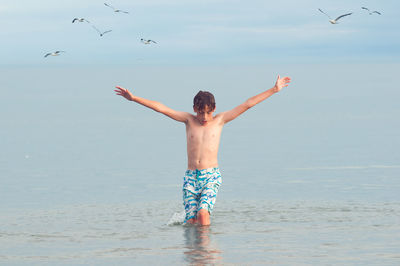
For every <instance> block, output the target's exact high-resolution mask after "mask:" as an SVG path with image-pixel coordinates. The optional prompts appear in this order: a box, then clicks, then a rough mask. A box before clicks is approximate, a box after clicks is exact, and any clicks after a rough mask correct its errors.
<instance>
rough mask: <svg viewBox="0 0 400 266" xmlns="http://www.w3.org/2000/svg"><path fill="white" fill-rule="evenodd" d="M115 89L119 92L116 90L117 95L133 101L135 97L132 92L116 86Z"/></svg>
mask: <svg viewBox="0 0 400 266" xmlns="http://www.w3.org/2000/svg"><path fill="white" fill-rule="evenodd" d="M115 88H117V90H114V91H115V92H116V93H117V95H121V96H123V97H124V98H125V99H127V100H129V101H133V95H132V93H131V92H130V91H128V89H124V88H122V87H119V86H116V87H115Z"/></svg>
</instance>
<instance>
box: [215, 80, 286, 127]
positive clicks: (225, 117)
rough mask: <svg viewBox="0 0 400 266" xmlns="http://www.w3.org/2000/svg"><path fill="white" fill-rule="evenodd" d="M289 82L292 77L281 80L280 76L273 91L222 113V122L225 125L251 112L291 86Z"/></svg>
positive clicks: (261, 94)
mask: <svg viewBox="0 0 400 266" xmlns="http://www.w3.org/2000/svg"><path fill="white" fill-rule="evenodd" d="M289 82H290V77H284V78H281V77H280V76H279V75H278V79H277V80H276V83H275V86H274V87H272V88H271V89H269V90H266V91H264V92H262V93H260V94H257V95H256V96H253V97H251V98H249V99H248V100H247V101H245V102H244V103H242V104H241V105H238V106H236V107H235V108H233V109H232V110H230V111H226V112H223V113H221V115H222V121H223V122H224V123H228V122H229V121H232V120H233V119H235V118H236V117H238V116H239V115H241V114H242V113H243V112H245V111H247V110H249V109H250V108H251V107H253V106H254V105H256V104H258V103H260V102H262V101H264V100H265V99H267V98H268V97H270V96H271V95H273V94H275V93H277V92H279V91H280V90H281V89H282V88H284V87H287V86H288V85H289Z"/></svg>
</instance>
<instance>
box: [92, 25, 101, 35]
mask: <svg viewBox="0 0 400 266" xmlns="http://www.w3.org/2000/svg"><path fill="white" fill-rule="evenodd" d="M92 28H93V29H95V30H96V31H97V32H98V33H99V34H101V31H100V30H99V29H98V28H96V27H95V26H94V25H92Z"/></svg>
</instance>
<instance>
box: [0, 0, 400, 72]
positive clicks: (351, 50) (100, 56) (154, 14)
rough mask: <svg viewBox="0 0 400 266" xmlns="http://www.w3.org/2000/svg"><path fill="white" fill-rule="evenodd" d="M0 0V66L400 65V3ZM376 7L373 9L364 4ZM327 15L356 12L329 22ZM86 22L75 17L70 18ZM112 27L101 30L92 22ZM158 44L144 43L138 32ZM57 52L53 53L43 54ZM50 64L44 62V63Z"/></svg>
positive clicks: (222, 0)
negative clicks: (364, 7) (368, 10)
mask: <svg viewBox="0 0 400 266" xmlns="http://www.w3.org/2000/svg"><path fill="white" fill-rule="evenodd" d="M107 3H108V4H110V5H112V6H114V7H116V8H118V9H122V10H126V11H128V12H129V14H123V13H114V12H113V10H112V9H110V8H108V7H106V6H105V5H104V1H99V0H79V1H78V0H71V1H51V0H39V1H30V0H19V1H12V0H0V23H1V25H2V26H3V27H2V30H1V32H0V39H1V40H2V45H1V47H2V49H1V51H0V58H1V62H0V65H1V66H3V67H9V66H36V65H38V66H41V65H43V64H48V65H49V64H51V65H68V66H74V65H117V66H140V65H155V66H160V65H192V64H193V65H210V64H211V65H215V64H221V65H224V64H247V65H257V64H270V63H294V62H296V63H302V62H304V63H321V62H324V63H329V62H340V63H341V62H356V63H359V62H361V63H362V62H392V63H393V62H399V59H400V34H399V26H398V25H399V24H400V16H399V14H398V13H399V10H400V9H399V7H400V4H399V2H398V1H396V0H385V1H377V0H375V1H372V0H364V1H345V0H339V1H326V0H324V1H317V0H309V1H296V0H281V1H265V0H249V1H238V0H231V1H228V0H214V1H211V0H201V1H187V0H170V1H162V0H146V1H138V0H136V1H128V0H112V1H108V2H107ZM362 6H366V7H368V8H370V9H371V10H378V11H380V12H381V13H382V15H381V16H379V15H376V14H374V15H369V14H368V13H367V12H366V11H365V10H362V9H361V7H362ZM318 8H321V9H322V10H324V11H325V12H326V13H328V14H330V16H331V17H333V18H336V17H337V16H339V15H342V14H345V13H348V12H353V14H352V15H351V16H347V17H345V18H342V19H341V20H340V21H339V22H340V23H339V24H337V25H331V24H330V23H329V22H328V18H327V17H326V16H325V15H324V14H322V13H320V12H319V11H318ZM75 17H77V18H81V17H83V18H85V19H87V20H89V21H90V22H91V24H88V23H71V22H72V19H73V18H75ZM91 25H95V26H96V27H97V28H98V29H100V30H102V31H105V30H112V32H110V33H108V34H105V35H104V36H102V37H100V36H99V35H98V33H97V32H96V31H95V30H94V29H93V28H92V27H91ZM141 38H144V39H152V40H154V41H156V42H157V44H151V45H144V44H143V43H141V42H140V39H141ZM56 50H63V51H66V53H64V54H62V55H61V56H59V57H47V58H44V55H45V54H46V53H49V52H53V51H56ZM49 61H50V62H49Z"/></svg>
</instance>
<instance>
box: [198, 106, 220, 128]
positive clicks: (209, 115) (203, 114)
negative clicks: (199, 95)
mask: <svg viewBox="0 0 400 266" xmlns="http://www.w3.org/2000/svg"><path fill="white" fill-rule="evenodd" d="M193 110H194V112H195V113H196V114H197V115H196V118H197V120H198V121H199V122H200V124H201V125H202V126H205V125H207V123H208V122H210V121H212V120H213V114H214V111H215V108H214V109H211V107H209V106H208V105H206V106H205V107H204V109H202V110H199V109H197V107H194V108H193Z"/></svg>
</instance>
